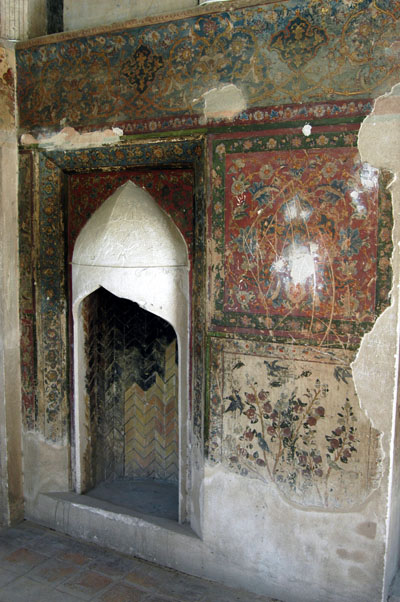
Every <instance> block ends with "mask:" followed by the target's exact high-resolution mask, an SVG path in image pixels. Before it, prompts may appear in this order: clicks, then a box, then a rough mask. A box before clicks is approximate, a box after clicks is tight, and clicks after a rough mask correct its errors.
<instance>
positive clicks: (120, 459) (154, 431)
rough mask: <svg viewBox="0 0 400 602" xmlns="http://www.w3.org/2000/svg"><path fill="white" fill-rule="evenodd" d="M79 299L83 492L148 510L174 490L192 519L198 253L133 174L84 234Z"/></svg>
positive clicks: (77, 254)
mask: <svg viewBox="0 0 400 602" xmlns="http://www.w3.org/2000/svg"><path fill="white" fill-rule="evenodd" d="M72 308H73V318H74V431H75V489H76V491H77V492H78V493H87V492H90V494H91V495H93V496H99V497H103V499H106V498H107V495H109V496H111V497H110V498H109V499H111V501H113V502H114V503H117V504H120V505H129V503H130V502H129V500H131V501H132V504H133V508H134V509H135V508H136V509H138V510H139V511H141V512H143V513H145V514H146V513H149V514H152V513H153V514H154V513H157V511H158V510H157V508H161V507H162V506H163V505H162V504H161V505H160V499H163V496H165V495H166V496H167V498H168V503H167V506H168V508H167V514H166V515H165V516H167V517H168V518H173V517H175V518H176V519H179V520H180V521H181V522H184V521H185V520H186V518H187V500H186V493H185V492H186V490H187V480H188V474H187V446H188V441H187V426H186V425H187V420H188V414H189V410H188V391H189V384H188V349H189V261H188V254H187V248H186V243H185V241H184V239H183V236H182V234H181V233H180V232H179V230H178V228H177V227H176V226H175V224H174V223H173V221H172V219H171V218H170V217H169V216H168V215H167V214H166V213H165V212H164V211H163V210H162V209H161V208H160V207H159V206H158V205H157V203H156V202H155V201H154V200H153V199H152V197H151V196H150V195H149V194H148V193H147V192H146V191H144V190H143V189H142V188H139V187H138V186H136V185H135V184H133V183H132V182H131V181H128V182H127V183H125V184H124V185H123V186H121V187H120V188H118V189H117V190H116V192H114V194H112V195H111V196H110V197H109V198H108V199H107V200H106V201H105V202H104V203H103V204H102V205H101V206H100V208H99V209H98V210H97V211H96V212H95V213H94V214H93V215H92V217H91V218H90V220H89V221H88V222H87V224H86V226H85V227H84V228H83V229H82V231H81V233H80V235H79V236H78V239H77V241H76V244H75V248H74V254H73V260H72ZM139 489H140V492H141V493H140V495H138V491H139ZM149 492H150V494H151V495H154V496H156V498H157V499H155V500H154V499H153V500H152V499H151V495H150V494H149ZM149 495H150V496H149ZM104 496H105V497H104ZM171 499H174V500H176V508H175V509H171ZM161 514H162V510H161Z"/></svg>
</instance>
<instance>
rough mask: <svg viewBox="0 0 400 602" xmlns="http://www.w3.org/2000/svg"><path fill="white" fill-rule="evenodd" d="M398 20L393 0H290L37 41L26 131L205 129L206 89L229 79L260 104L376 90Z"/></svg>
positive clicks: (22, 65)
mask: <svg viewBox="0 0 400 602" xmlns="http://www.w3.org/2000/svg"><path fill="white" fill-rule="evenodd" d="M399 17H400V9H399V7H398V3H397V2H392V1H391V0H329V1H328V0H321V1H315V0H308V1H307V2H299V1H298V0H297V1H294V0H290V1H287V2H282V3H273V4H268V5H263V4H262V3H260V5H259V6H253V7H245V8H237V9H235V10H232V11H229V12H228V11H226V12H221V13H217V14H210V15H199V16H197V17H196V16H193V17H191V18H183V19H180V20H176V21H166V22H163V23H159V24H154V23H152V24H151V25H147V26H146V25H143V26H139V27H136V28H132V29H128V30H121V31H114V32H109V33H104V34H97V35H91V36H82V37H76V38H72V39H62V38H61V40H59V41H55V42H53V43H47V44H42V45H37V44H33V45H29V44H28V47H26V48H24V47H21V48H20V49H19V51H18V66H19V70H18V72H19V84H18V85H19V103H20V115H21V127H23V128H32V127H49V126H54V127H58V125H59V123H60V121H61V120H64V121H66V122H67V123H68V125H73V126H75V127H86V128H87V127H90V126H91V127H93V125H94V124H100V125H103V124H105V123H109V122H112V123H114V124H115V123H120V124H125V123H126V124H127V126H128V131H135V130H136V131H140V130H141V131H156V130H160V129H165V128H167V129H179V128H181V127H196V126H197V125H198V124H199V123H200V122H199V116H201V115H202V113H203V95H204V94H205V93H206V92H207V91H208V90H210V89H211V88H215V87H218V86H221V85H223V84H226V83H227V82H229V83H232V84H235V85H237V86H238V87H239V88H240V89H241V90H242V91H243V93H244V96H245V98H246V99H247V104H248V109H250V110H251V109H254V108H255V107H259V108H260V109H262V108H263V107H268V106H269V105H280V104H284V103H302V102H313V101H321V100H322V101H324V102H325V101H327V100H334V99H340V98H348V97H350V98H354V97H358V98H365V97H369V96H371V95H373V96H375V95H376V94H378V93H380V92H382V91H383V90H384V89H387V87H388V86H389V85H390V84H394V83H395V82H396V81H398V79H399V76H400V73H399V66H398V65H399V61H398V55H397V51H396V46H393V42H395V41H396V40H397V39H398V37H399ZM143 57H147V58H146V61H145V63H143V60H142V59H143ZM142 63H143V64H142ZM250 112H251V111H250ZM249 117H250V115H249V114H248V113H247V112H246V111H245V112H244V114H243V115H242V116H239V119H240V118H242V119H243V121H246V119H249Z"/></svg>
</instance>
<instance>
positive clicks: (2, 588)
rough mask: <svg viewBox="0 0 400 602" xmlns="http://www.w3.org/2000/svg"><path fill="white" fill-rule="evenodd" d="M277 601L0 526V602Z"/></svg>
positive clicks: (35, 530) (54, 536)
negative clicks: (94, 601) (95, 601)
mask: <svg viewBox="0 0 400 602" xmlns="http://www.w3.org/2000/svg"><path fill="white" fill-rule="evenodd" d="M79 600H97V601H99V602H168V601H169V602H278V601H274V600H272V599H271V598H268V597H266V596H257V595H256V594H251V593H249V592H245V591H242V590H237V589H233V588H229V587H225V586H223V585H220V584H217V583H214V582H211V581H207V580H206V579H198V578H196V577H191V576H189V575H185V574H183V573H179V572H178V571H173V570H171V569H166V568H162V567H159V566H156V565H154V564H151V563H149V562H144V561H142V560H138V559H137V558H131V557H128V556H125V555H123V554H118V553H117V552H112V551H110V550H106V549H103V548H100V547H98V546H95V545H91V544H86V543H84V542H81V541H78V540H75V539H72V538H71V537H68V536H65V535H62V534H60V533H55V532H54V531H50V530H49V529H45V528H42V527H40V526H38V525H34V524H32V523H29V522H27V521H25V522H23V523H21V524H20V525H18V526H17V527H12V528H3V529H0V602H74V601H75V602H77V601H79Z"/></svg>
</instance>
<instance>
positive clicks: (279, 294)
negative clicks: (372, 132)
mask: <svg viewBox="0 0 400 602" xmlns="http://www.w3.org/2000/svg"><path fill="white" fill-rule="evenodd" d="M303 138H304V139H301V138H300V137H299V136H298V135H297V134H296V133H294V132H290V134H286V135H274V134H272V132H271V135H270V136H268V135H265V136H262V137H261V136H254V137H249V138H246V139H241V140H237V139H227V138H225V139H223V141H222V140H221V139H217V140H216V141H215V143H214V144H215V156H214V157H215V160H214V170H213V172H212V183H213V192H214V205H213V215H212V219H213V226H214V228H213V238H214V240H215V245H214V249H215V251H214V254H213V258H212V260H213V264H214V271H213V287H214V291H215V295H214V298H215V312H214V315H213V317H212V320H213V324H214V325H215V326H216V327H217V328H221V327H222V328H223V329H226V328H232V327H235V328H241V329H246V331H250V332H252V333H256V332H258V333H260V332H262V333H263V334H265V335H267V336H269V337H272V338H273V340H282V338H286V339H287V338H289V339H290V340H293V339H296V340H297V341H304V342H306V341H307V342H311V343H317V344H319V345H324V346H326V345H329V346H336V347H350V348H351V347H354V348H355V347H356V346H357V345H358V343H359V340H360V338H361V336H362V335H363V333H365V332H367V331H368V330H369V329H370V328H371V325H372V324H373V323H374V321H375V319H376V316H377V315H378V313H379V312H380V311H381V310H382V309H383V308H384V307H385V306H386V304H387V302H388V294H389V290H390V263H389V262H388V258H389V257H390V254H391V251H392V246H391V240H390V235H389V236H388V232H389V233H390V228H391V204H390V201H389V202H388V199H387V198H386V195H385V193H384V192H383V190H384V185H383V183H382V181H381V179H380V177H379V174H378V171H377V170H376V169H374V168H372V167H371V166H369V165H368V164H366V163H364V164H363V163H361V161H360V160H359V157H358V153H357V150H356V149H355V148H352V147H351V146H349V147H347V144H349V145H352V144H353V143H354V141H355V139H356V138H355V134H354V132H353V131H351V130H349V131H348V132H345V133H337V134H336V133H334V134H332V133H331V132H326V133H318V134H315V135H314V134H312V135H311V136H310V137H308V138H306V137H303ZM317 147H320V148H317ZM271 151H272V152H271ZM382 276H383V277H384V278H383V279H382ZM377 281H379V285H380V286H379V287H377ZM278 337H279V338H278Z"/></svg>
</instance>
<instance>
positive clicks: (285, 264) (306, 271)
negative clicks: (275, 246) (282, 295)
mask: <svg viewBox="0 0 400 602" xmlns="http://www.w3.org/2000/svg"><path fill="white" fill-rule="evenodd" d="M317 252H318V246H317V245H316V244H315V243H311V244H310V246H309V247H306V246H305V245H298V244H296V243H294V244H292V245H290V246H289V247H288V249H287V251H286V253H285V257H278V259H276V261H274V263H273V265H272V268H271V269H272V270H275V271H276V272H281V273H282V272H287V273H288V276H289V277H290V280H291V282H292V283H293V284H295V285H297V284H304V283H305V282H306V281H307V279H308V278H313V277H314V275H315V258H316V257H317V254H318V253H317Z"/></svg>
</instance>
